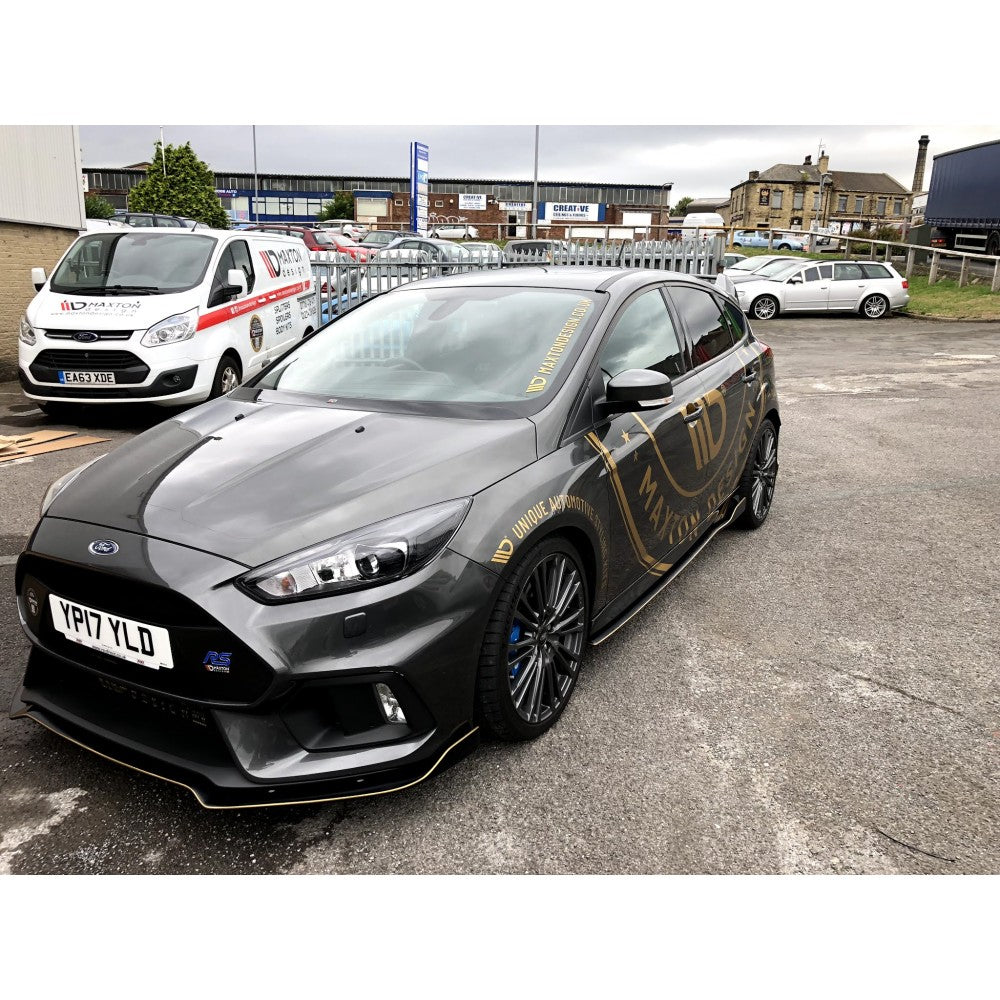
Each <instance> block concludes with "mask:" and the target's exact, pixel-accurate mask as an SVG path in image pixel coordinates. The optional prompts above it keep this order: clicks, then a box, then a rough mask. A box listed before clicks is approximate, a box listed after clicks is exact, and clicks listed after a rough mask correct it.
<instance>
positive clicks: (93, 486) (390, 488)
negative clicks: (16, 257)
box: [46, 398, 536, 566]
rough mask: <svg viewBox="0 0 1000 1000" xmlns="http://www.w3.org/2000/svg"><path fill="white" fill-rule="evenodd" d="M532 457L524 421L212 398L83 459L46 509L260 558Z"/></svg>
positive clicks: (492, 478)
mask: <svg viewBox="0 0 1000 1000" xmlns="http://www.w3.org/2000/svg"><path fill="white" fill-rule="evenodd" d="M362 428H363V429H362ZM535 458H536V448H535V428H534V424H532V422H531V421H530V420H528V419H526V418H519V419H508V420H468V419H458V418H447V417H436V416H435V417H431V416H416V415H413V414H400V413H385V412H376V411H372V410H349V409H339V408H334V407H331V406H316V405H302V404H289V403H284V402H270V403H259V402H243V401H238V400H233V399H230V398H223V399H220V400H217V401H216V402H214V403H209V404H207V405H205V406H202V407H198V408H197V409H195V410H193V411H191V412H190V413H188V414H185V415H184V416H182V417H180V418H178V419H174V420H168V421H165V422H164V423H162V424H160V425H158V426H157V427H154V428H152V429H151V430H149V431H146V432H145V433H143V434H140V435H139V436H137V437H135V438H133V439H132V440H131V441H130V442H128V443H127V444H125V445H123V446H122V447H121V448H118V449H117V450H116V451H114V452H111V453H110V454H109V455H107V456H106V457H104V458H102V459H101V460H100V461H98V462H96V463H95V464H94V465H91V466H89V467H88V468H86V469H84V470H83V472H81V473H80V475H79V476H78V477H77V478H76V479H75V480H73V481H72V482H71V483H70V484H69V485H68V486H67V487H66V488H65V489H64V490H63V491H62V492H61V493H59V494H58V495H57V496H56V498H55V500H54V501H53V503H52V505H51V506H50V507H49V509H48V511H46V515H47V516H52V517H62V518H70V519H73V520H78V521H84V522H88V523H90V524H94V525H101V526H103V527H106V528H109V529H121V530H125V531H132V532H138V533H141V534H145V535H149V536H151V537H155V538H161V539H164V540H167V541H171V542H177V543H180V544H183V545H188V546H191V547H193V548H197V549H202V550H204V551H207V552H212V553H214V554H217V555H220V556H224V557H226V558H227V559H231V560H234V561H236V562H240V563H243V564H244V565H247V566H259V565H261V564H262V563H265V562H269V561H270V560H272V559H277V558H280V557H281V556H284V555H287V554H289V553H291V552H294V551H296V550H298V549H301V548H304V547H306V546H309V545H314V544H316V543H317V542H320V541H323V540H325V539H327V538H331V537H333V536H335V535H339V534H341V533H342V532H345V531H351V530H353V529H355V528H360V527H363V526H365V525H369V524H373V523H374V522H376V521H380V520H383V519H384V518H387V517H391V516H393V515H395V514H401V513H405V512H406V511H410V510H417V509H419V508H421V507H425V506H428V505H430V504H434V503H440V502H442V501H445V500H451V499H454V498H456V497H465V496H471V495H473V494H475V493H478V492H479V491H481V490H483V489H485V488H486V487H487V486H491V485H492V484H493V483H495V482H497V481H498V480H500V479H503V478H504V477H506V476H509V475H511V474H512V473H513V472H516V471H517V470H518V469H521V468H523V467H524V466H526V465H528V464H530V463H531V462H533V461H534V460H535Z"/></svg>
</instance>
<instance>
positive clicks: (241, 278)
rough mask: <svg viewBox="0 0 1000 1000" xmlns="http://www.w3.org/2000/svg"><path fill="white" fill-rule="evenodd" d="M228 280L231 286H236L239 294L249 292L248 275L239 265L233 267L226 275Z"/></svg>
mask: <svg viewBox="0 0 1000 1000" xmlns="http://www.w3.org/2000/svg"><path fill="white" fill-rule="evenodd" d="M226 280H227V281H228V282H229V287H230V288H233V287H235V288H236V289H237V290H238V291H237V294H238V295H246V293H247V276H246V275H245V274H244V273H243V270H242V269H241V268H238V267H231V268H230V269H229V273H228V274H227V275H226Z"/></svg>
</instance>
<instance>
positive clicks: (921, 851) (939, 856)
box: [872, 823, 957, 865]
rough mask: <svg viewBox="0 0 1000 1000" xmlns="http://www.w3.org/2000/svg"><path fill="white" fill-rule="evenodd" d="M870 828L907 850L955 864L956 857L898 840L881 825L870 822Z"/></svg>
mask: <svg viewBox="0 0 1000 1000" xmlns="http://www.w3.org/2000/svg"><path fill="white" fill-rule="evenodd" d="M872 829H873V830H874V831H875V832H876V833H878V834H881V835H882V836H883V837H885V839H886V840H891V841H892V842H893V843H894V844H899V846H900V847H905V848H906V849H907V850H908V851H913V852H914V853H915V854H922V855H924V857H926V858H935V859H936V860H938V861H947V862H948V864H952V865H953V864H955V862H956V860H957V859H956V858H946V857H944V855H942V854H935V853H934V852H933V851H925V850H924V849H923V848H922V847H914V846H913V844H908V843H906V841H905V840H899V839H898V838H897V837H894V836H892V834H891V833H886V832H885V830H883V829H882V828H881V827H878V826H875V824H874V823H873V824H872Z"/></svg>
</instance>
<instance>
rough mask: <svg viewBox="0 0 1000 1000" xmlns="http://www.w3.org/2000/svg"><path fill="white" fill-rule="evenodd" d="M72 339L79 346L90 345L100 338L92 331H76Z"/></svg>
mask: <svg viewBox="0 0 1000 1000" xmlns="http://www.w3.org/2000/svg"><path fill="white" fill-rule="evenodd" d="M73 339H74V340H79V341H80V343H81V344H92V343H93V342H94V341H95V340H100V339H101V338H100V337H98V336H97V334H96V333H94V332H93V330H78V331H77V332H76V333H74V334H73Z"/></svg>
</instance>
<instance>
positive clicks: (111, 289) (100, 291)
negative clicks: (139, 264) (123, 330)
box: [70, 285, 160, 295]
mask: <svg viewBox="0 0 1000 1000" xmlns="http://www.w3.org/2000/svg"><path fill="white" fill-rule="evenodd" d="M70 291H72V292H75V293H78V294H80V295H155V294H156V293H158V292H159V291H160V287H159V285H78V286H77V287H75V288H72V289H70Z"/></svg>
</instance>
